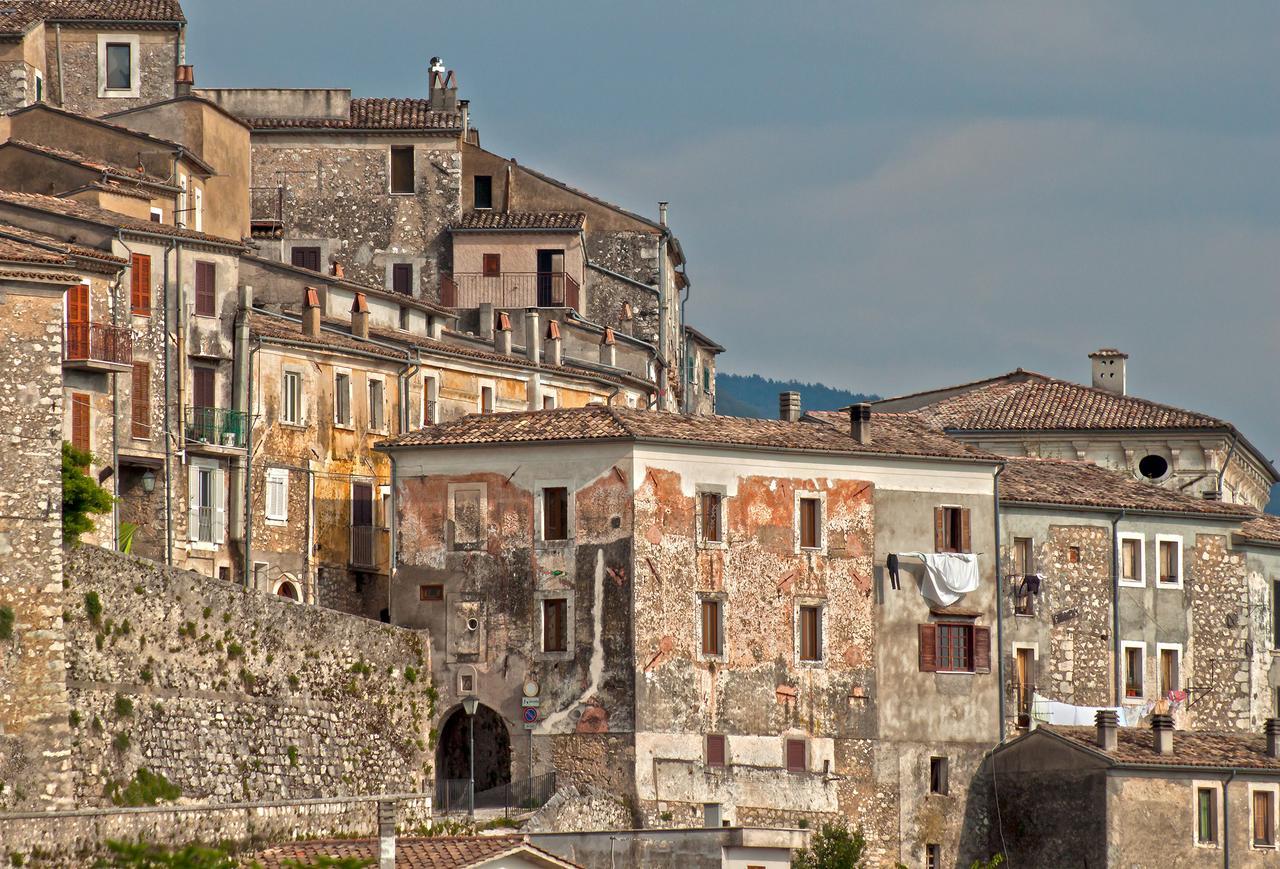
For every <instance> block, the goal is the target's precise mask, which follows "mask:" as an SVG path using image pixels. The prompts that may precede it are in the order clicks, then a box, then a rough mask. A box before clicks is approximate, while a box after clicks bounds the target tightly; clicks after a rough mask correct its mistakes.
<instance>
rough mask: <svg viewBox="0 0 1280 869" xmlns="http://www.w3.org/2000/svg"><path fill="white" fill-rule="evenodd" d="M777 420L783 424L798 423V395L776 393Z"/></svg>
mask: <svg viewBox="0 0 1280 869" xmlns="http://www.w3.org/2000/svg"><path fill="white" fill-rule="evenodd" d="M778 419H780V420H782V421H783V422H799V421H800V393H798V392H779V393H778Z"/></svg>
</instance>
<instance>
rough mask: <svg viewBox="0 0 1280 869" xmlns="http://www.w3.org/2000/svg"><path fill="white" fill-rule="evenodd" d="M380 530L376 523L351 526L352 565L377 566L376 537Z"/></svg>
mask: <svg viewBox="0 0 1280 869" xmlns="http://www.w3.org/2000/svg"><path fill="white" fill-rule="evenodd" d="M382 530H383V529H381V528H379V527H377V526H376V525H352V526H351V564H352V565H353V566H355V567H377V566H378V537H379V535H380V534H381V532H382Z"/></svg>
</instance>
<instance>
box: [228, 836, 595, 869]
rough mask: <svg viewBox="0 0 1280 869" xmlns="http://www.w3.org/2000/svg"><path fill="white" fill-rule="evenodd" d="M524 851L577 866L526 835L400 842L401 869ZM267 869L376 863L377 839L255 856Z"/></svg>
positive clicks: (428, 868)
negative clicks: (321, 862) (328, 861)
mask: <svg viewBox="0 0 1280 869" xmlns="http://www.w3.org/2000/svg"><path fill="white" fill-rule="evenodd" d="M517 849H519V850H524V851H525V852H526V853H532V854H534V855H536V856H537V857H539V858H542V859H541V861H540V862H544V863H546V865H549V866H562V867H574V866H577V865H578V864H576V863H570V862H569V861H567V860H564V859H562V858H560V857H557V856H555V855H554V854H552V853H551V852H549V851H544V850H543V849H541V848H538V847H536V846H534V845H531V844H529V843H528V842H527V841H526V840H525V839H524V837H523V836H435V837H432V838H405V837H401V838H398V839H397V840H396V867H397V869H460V867H467V866H474V865H475V864H477V863H480V862H483V861H487V860H492V859H494V858H496V857H501V856H502V855H504V854H508V853H511V852H512V851H515V850H517ZM253 857H254V859H256V860H257V861H258V862H259V863H261V864H262V866H263V867H264V869H279V867H283V866H285V865H287V863H288V861H306V862H308V863H310V862H311V861H314V860H316V859H318V858H320V857H330V858H334V859H342V858H356V859H357V860H376V859H377V857H378V841H377V840H376V839H336V840H332V841H312V842H294V843H290V844H288V845H279V846H276V847H274V848H267V849H266V850H263V851H259V852H258V853H257V854H254V855H253Z"/></svg>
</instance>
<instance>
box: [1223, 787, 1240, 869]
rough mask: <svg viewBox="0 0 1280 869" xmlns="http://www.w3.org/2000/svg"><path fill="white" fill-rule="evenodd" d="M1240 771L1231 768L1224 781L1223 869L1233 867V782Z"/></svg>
mask: <svg viewBox="0 0 1280 869" xmlns="http://www.w3.org/2000/svg"><path fill="white" fill-rule="evenodd" d="M1239 771H1240V770H1238V769H1233V770H1231V775H1229V776H1227V780H1226V781H1224V782H1223V783H1222V869H1231V816H1230V814H1229V812H1230V811H1231V809H1230V806H1231V783H1232V782H1233V781H1235V778H1236V773H1238V772H1239Z"/></svg>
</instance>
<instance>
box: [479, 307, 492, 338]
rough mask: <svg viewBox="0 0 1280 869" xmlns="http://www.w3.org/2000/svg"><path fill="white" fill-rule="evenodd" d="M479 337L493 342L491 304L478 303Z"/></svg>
mask: <svg viewBox="0 0 1280 869" xmlns="http://www.w3.org/2000/svg"><path fill="white" fill-rule="evenodd" d="M480 337H481V338H483V339H484V340H486V341H492V340H493V302H481V303H480Z"/></svg>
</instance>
